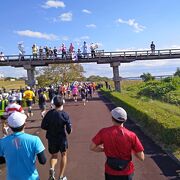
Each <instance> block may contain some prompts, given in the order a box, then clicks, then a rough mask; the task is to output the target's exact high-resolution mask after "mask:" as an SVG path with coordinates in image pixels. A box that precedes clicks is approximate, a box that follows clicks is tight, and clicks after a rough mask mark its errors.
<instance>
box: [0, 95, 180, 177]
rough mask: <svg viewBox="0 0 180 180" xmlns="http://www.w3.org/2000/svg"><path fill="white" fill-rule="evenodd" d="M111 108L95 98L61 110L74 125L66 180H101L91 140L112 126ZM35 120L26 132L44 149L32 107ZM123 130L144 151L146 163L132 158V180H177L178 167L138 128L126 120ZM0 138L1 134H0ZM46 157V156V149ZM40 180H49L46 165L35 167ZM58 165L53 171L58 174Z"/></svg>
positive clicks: (1, 173)
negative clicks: (133, 137) (127, 132)
mask: <svg viewBox="0 0 180 180" xmlns="http://www.w3.org/2000/svg"><path fill="white" fill-rule="evenodd" d="M113 107H114V105H113V104H112V103H111V102H109V101H108V100H106V99H104V98H103V97H101V96H100V95H98V94H95V95H94V97H93V99H92V100H90V101H89V102H87V103H86V106H83V103H82V102H81V101H80V100H79V101H78V102H77V103H75V102H73V101H67V102H66V104H65V106H64V110H65V111H67V112H68V113H69V115H70V118H71V120H72V124H73V132H72V134H71V135H69V136H68V139H69V149H68V164H67V169H66V172H65V175H66V176H67V178H68V180H103V179H104V162H105V156H104V154H103V153H94V152H91V151H90V150H89V144H90V142H91V138H92V137H93V136H94V135H95V133H96V132H97V131H98V130H99V129H101V128H102V127H107V126H110V125H111V115H110V110H111V109H112V108H113ZM33 109H34V116H33V117H32V118H29V119H28V120H27V125H26V132H28V133H31V134H36V135H38V136H39V137H40V138H41V139H42V141H43V143H44V145H45V147H47V140H46V139H45V131H44V130H42V129H41V128H40V124H41V116H40V111H39V109H38V106H37V105H35V106H34V108H33ZM125 126H126V127H127V128H129V129H131V130H132V131H134V132H135V133H136V134H137V135H138V137H139V138H140V140H141V141H142V144H143V146H144V148H145V161H144V162H140V161H138V160H137V159H136V158H135V157H134V158H133V162H134V164H135V174H134V180H167V179H169V180H170V179H172V180H176V179H180V165H179V164H178V163H176V162H175V161H174V160H172V158H170V157H169V156H168V155H167V154H166V153H165V152H164V151H162V149H161V148H160V147H159V146H157V145H156V144H155V143H154V142H153V141H152V140H151V139H149V138H148V137H147V136H146V135H144V133H143V132H142V131H141V130H140V128H139V127H138V126H137V125H136V124H134V123H133V122H132V121H130V120H128V121H127V123H125ZM0 135H1V134H0ZM46 156H47V159H48V160H49V153H48V151H47V148H46ZM37 167H38V171H39V174H40V178H41V180H47V179H48V172H49V161H47V163H46V165H44V166H42V165H39V163H37ZM58 168H59V165H57V167H56V171H58ZM5 175H6V171H5V166H4V165H0V180H5V179H6V178H5Z"/></svg>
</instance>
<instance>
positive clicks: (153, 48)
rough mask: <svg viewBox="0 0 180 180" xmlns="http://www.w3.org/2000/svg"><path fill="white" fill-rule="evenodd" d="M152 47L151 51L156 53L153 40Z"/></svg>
mask: <svg viewBox="0 0 180 180" xmlns="http://www.w3.org/2000/svg"><path fill="white" fill-rule="evenodd" d="M150 48H151V53H152V54H155V44H154V42H153V41H152V42H151V45H150Z"/></svg>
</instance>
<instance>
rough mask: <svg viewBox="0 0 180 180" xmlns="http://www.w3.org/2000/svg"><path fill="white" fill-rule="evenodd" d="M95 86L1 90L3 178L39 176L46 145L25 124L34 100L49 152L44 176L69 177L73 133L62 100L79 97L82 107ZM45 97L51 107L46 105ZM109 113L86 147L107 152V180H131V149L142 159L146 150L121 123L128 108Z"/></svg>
mask: <svg viewBox="0 0 180 180" xmlns="http://www.w3.org/2000/svg"><path fill="white" fill-rule="evenodd" d="M97 87H98V86H96V84H95V83H94V82H91V83H89V82H77V81H75V82H73V83H71V84H70V83H65V84H60V85H59V86H57V87H54V86H52V85H50V86H49V87H41V88H38V89H31V88H30V87H29V86H27V87H26V89H20V90H17V91H16V90H12V91H10V92H6V90H5V89H3V90H2V91H1V92H0V118H1V120H2V131H3V134H4V137H3V138H0V164H2V163H6V168H7V171H6V172H7V174H6V176H7V180H15V179H18V180H27V179H29V180H30V179H32V180H38V179H39V174H38V171H37V168H36V157H37V160H38V161H39V163H40V164H45V163H46V156H45V152H44V151H45V147H44V145H43V143H42V141H41V139H40V138H39V137H38V136H36V135H31V134H28V133H25V122H26V120H27V118H28V117H32V116H33V109H32V106H33V104H34V103H36V101H38V104H39V108H40V109H41V117H42V122H41V128H42V129H43V130H45V131H46V139H47V141H48V151H49V154H50V155H51V157H50V161H49V164H50V169H49V178H48V180H67V177H66V176H65V175H64V173H65V169H66V165H67V149H68V140H67V134H70V133H71V132H72V124H71V118H70V117H69V115H68V113H67V112H65V111H64V110H63V105H64V104H65V101H68V100H70V99H72V101H74V103H77V101H79V100H81V102H82V104H83V106H85V105H86V102H88V99H91V98H93V94H94V92H95V90H96V88H97ZM106 88H107V87H106ZM48 100H49V101H50V103H51V106H49V107H48V108H47V104H46V103H47V101H48ZM24 103H25V106H26V108H25V109H27V110H26V111H25V110H24ZM46 109H48V111H47V112H46ZM111 115H112V123H113V125H112V126H110V127H106V128H103V129H101V130H100V131H99V132H98V133H97V134H96V135H95V136H94V137H93V138H92V141H91V144H90V150H92V151H94V152H104V153H105V155H106V157H107V160H106V164H105V180H120V179H122V180H127V179H128V180H132V178H133V174H134V166H133V163H132V152H133V154H134V155H135V156H136V157H137V158H138V159H139V160H141V161H143V160H144V152H143V151H144V148H143V146H142V144H141V142H140V140H139V139H138V137H137V136H136V134H135V133H133V132H131V131H129V130H128V129H126V128H125V127H124V126H123V124H124V122H125V121H126V120H127V113H126V111H125V110H124V109H123V108H121V107H117V108H115V109H113V110H112V111H111ZM59 152H60V154H61V158H60V159H58V154H59ZM58 161H60V163H59V164H60V168H59V170H58V174H57V175H56V173H57V172H55V167H56V165H57V163H58ZM14 163H16V164H14ZM56 177H58V179H56Z"/></svg>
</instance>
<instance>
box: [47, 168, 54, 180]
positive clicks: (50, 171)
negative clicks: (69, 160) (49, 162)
mask: <svg viewBox="0 0 180 180" xmlns="http://www.w3.org/2000/svg"><path fill="white" fill-rule="evenodd" d="M48 180H55V171H54V169H50V170H49V179H48Z"/></svg>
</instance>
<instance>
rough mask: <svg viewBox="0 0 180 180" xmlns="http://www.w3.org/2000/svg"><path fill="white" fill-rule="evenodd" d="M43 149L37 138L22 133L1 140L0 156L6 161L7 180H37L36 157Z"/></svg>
mask: <svg viewBox="0 0 180 180" xmlns="http://www.w3.org/2000/svg"><path fill="white" fill-rule="evenodd" d="M44 149H45V148H44V145H43V144H42V142H41V140H40V138H39V137H37V136H34V135H30V134H26V133H24V132H17V133H13V134H11V135H9V136H7V137H5V138H2V139H1V140H0V156H4V157H5V159H6V166H7V180H16V179H17V180H39V174H38V171H37V169H36V155H37V154H38V153H40V152H42V151H44Z"/></svg>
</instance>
